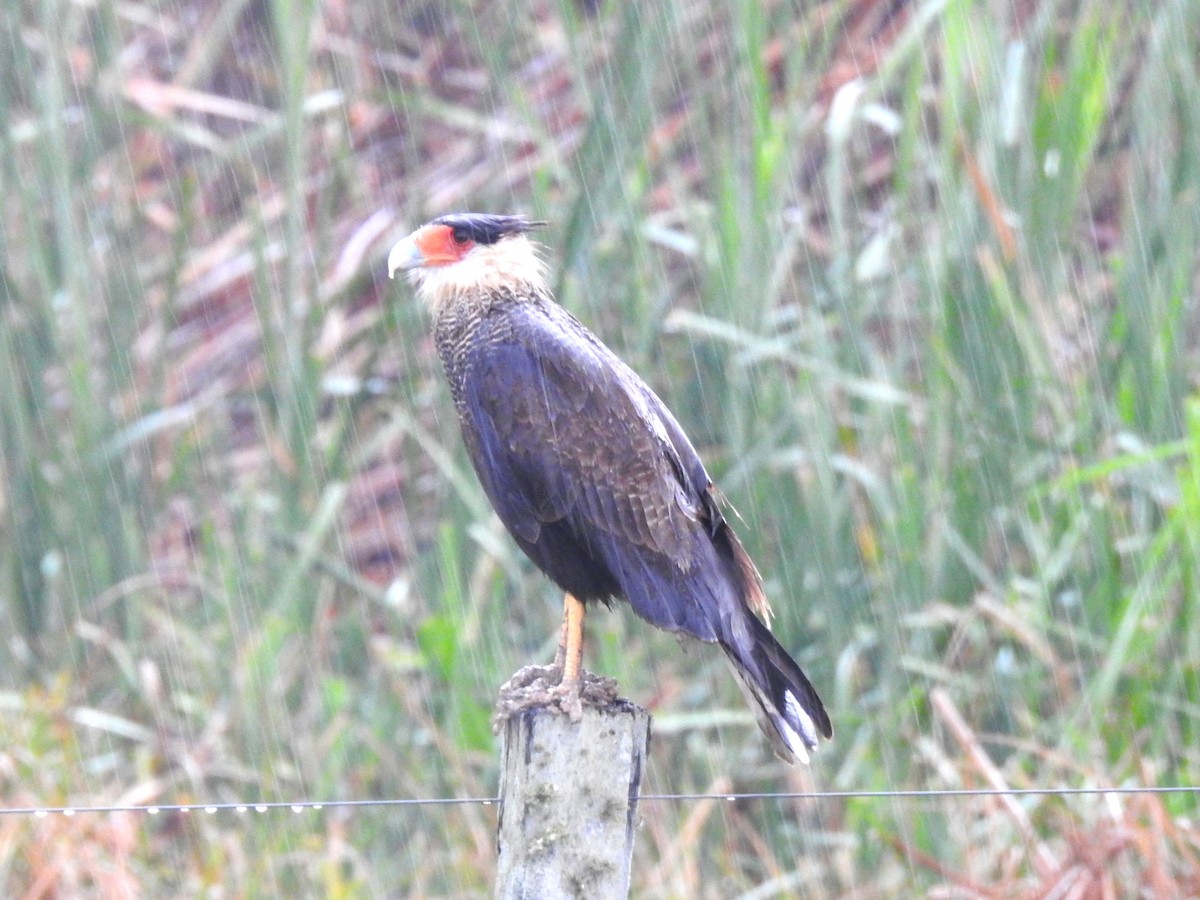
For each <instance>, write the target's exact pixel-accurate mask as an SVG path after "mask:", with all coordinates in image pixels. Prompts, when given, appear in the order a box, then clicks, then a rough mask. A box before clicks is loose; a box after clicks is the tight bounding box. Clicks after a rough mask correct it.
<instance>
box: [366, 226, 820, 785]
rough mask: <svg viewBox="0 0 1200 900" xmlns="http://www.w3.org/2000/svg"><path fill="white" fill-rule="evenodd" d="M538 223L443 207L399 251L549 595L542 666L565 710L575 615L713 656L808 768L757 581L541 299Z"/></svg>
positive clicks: (574, 682) (469, 431) (630, 393)
mask: <svg viewBox="0 0 1200 900" xmlns="http://www.w3.org/2000/svg"><path fill="white" fill-rule="evenodd" d="M546 224H547V223H545V222H540V221H535V220H532V219H529V218H526V217H524V216H520V215H493V214H484V213H467V212H463V213H452V214H449V215H443V216H441V217H439V218H435V219H433V220H432V221H430V222H428V223H427V224H425V225H422V226H421V227H419V228H417V229H416V230H415V231H413V232H412V233H411V234H409V235H408V236H407V237H405V238H403V239H401V240H400V241H398V242H397V243H396V244H395V245H394V246H393V247H392V248H391V251H390V252H389V254H388V260H387V267H388V276H389V277H394V276H395V274H396V272H398V271H403V272H405V273H407V275H408V279H409V281H410V283H411V284H412V286H413V288H414V289H415V293H416V295H417V298H418V299H419V300H420V301H422V302H423V303H424V304H425V305H426V306H427V307H428V308H429V310H430V311H431V314H432V320H433V337H434V343H435V345H436V348H437V353H438V355H439V357H440V358H441V362H442V366H443V369H444V370H445V376H446V380H447V381H448V383H449V386H450V393H451V395H452V396H453V401H454V406H455V409H456V411H457V414H458V419H459V423H460V425H461V431H462V437H463V441H464V443H465V445H466V449H467V453H468V455H469V456H470V459H471V463H472V466H473V468H474V469H475V472H476V474H477V475H478V477H479V481H480V483H481V484H482V486H483V490H484V492H485V493H486V495H487V497H488V499H489V500H490V501H491V504H492V506H493V508H494V509H495V511H496V513H497V514H498V516H499V518H500V520H501V522H502V523H503V524H504V526H505V527H506V529H507V530H508V532H509V533H510V534H511V536H512V537H513V539H514V540H515V541H516V543H517V545H518V546H519V547H520V549H521V550H522V551H524V553H525V554H526V555H527V556H528V557H529V558H530V559H531V560H532V561H533V562H534V563H535V564H536V565H537V567H538V568H539V569H541V570H542V572H544V573H545V574H546V575H547V576H548V577H549V578H550V580H551V581H553V582H554V583H555V584H557V585H558V587H559V588H561V589H562V590H563V591H564V601H563V610H564V615H563V624H562V629H561V632H560V640H559V645H558V652H557V653H556V656H555V662H554V664H553V666H552V667H551V668H552V670H553V673H554V677H555V678H557V679H558V683H557V688H556V689H557V690H558V691H559V692H560V693H561V694H563V695H566V696H573V697H574V698H576V703H577V702H578V697H579V692H580V686H581V683H582V678H581V672H582V671H583V667H582V654H583V619H584V614H585V611H586V608H587V606H588V604H593V603H596V602H600V603H603V604H604V605H611V604H612V603H613V602H614V601H626V602H628V604H629V605H630V606H631V607H632V608H633V611H634V612H635V613H637V614H638V615H639V616H640V617H641V618H642V619H645V620H646V621H648V622H649V623H650V624H652V625H654V626H657V627H658V628H660V629H664V630H666V631H670V632H675V633H678V634H682V635H688V636H691V637H693V638H696V639H698V640H700V641H702V642H704V643H708V644H716V645H717V646H719V647H720V649H721V650H723V651H724V653H725V656H726V658H727V659H728V661H729V662H730V664H731V666H732V669H733V672H734V674H735V675H736V676H737V680H738V683H739V686H740V687H741V688H742V691H743V693H744V694H745V696H746V698H747V701H748V705H749V706H750V708H751V710H752V711H753V712H754V714H755V717H756V719H757V721H758V724H759V726H760V728H761V729H762V731H763V733H764V734H765V735H766V736H767V738H768V740H769V742H770V744H771V747H772V748H773V749H774V751H775V753H776V755H777V756H778V757H780V758H781V759H782V760H784V761H785V762H788V763H795V762H796V761H801V762H805V763H807V762H808V761H809V756H810V753H812V752H813V751H814V750H815V749H816V748H817V745H818V742H819V741H818V738H819V737H822V736H823V737H825V738H832V737H833V726H832V724H831V722H830V719H829V715H828V714H827V713H826V711H825V707H824V705H823V704H822V703H821V699H820V697H819V696H818V695H817V691H816V690H815V688H814V687H813V685H812V683H811V682H810V681H809V679H808V677H807V676H806V675H805V674H804V672H803V671H802V670H801V669H800V666H799V665H797V663H796V662H795V660H794V659H792V657H791V656H790V655H789V654H788V652H787V651H786V650H785V649H784V647H783V646H782V645H781V644H780V643H779V641H778V640H776V638H775V637H774V635H773V634H772V633H771V631H770V630H769V629H768V627H767V626H766V625H765V624H764V622H763V619H764V618H765V619H767V620H768V621H769V616H770V604H769V603H768V600H767V597H766V594H765V593H764V589H763V584H762V579H761V577H760V575H759V573H758V570H757V569H756V568H755V565H754V563H753V562H752V561H751V559H750V556H749V555H748V554H747V552H746V550H745V548H744V547H743V545H742V543H741V541H740V540H739V539H738V538H737V536H736V535H735V534H734V532H733V529H732V528H731V527H730V524H729V522H728V520H727V519H726V517H725V515H724V514H723V512H722V506H721V504H722V502H723V501H722V498H721V497H720V495H719V494H718V492H717V489H716V488H715V487H714V485H713V482H712V479H711V478H709V475H708V472H707V470H706V469H705V467H704V464H703V462H702V461H701V459H700V456H699V455H698V453H697V452H696V449H695V448H694V447H693V446H692V443H691V441H689V440H688V437H687V435H686V434H685V433H684V429H683V427H682V426H681V425H680V424H679V421H678V419H676V417H675V416H674V415H673V414H672V413H671V411H670V410H669V409H668V408H667V406H666V404H665V403H663V401H662V400H660V399H659V397H658V395H657V394H655V393H654V391H653V390H651V388H650V387H649V386H648V385H647V384H646V383H645V381H643V380H642V379H641V378H640V377H639V376H638V375H637V374H636V373H635V372H634V371H633V369H631V368H630V367H629V366H628V365H626V364H625V363H624V362H623V361H622V360H621V359H620V358H619V357H618V356H617V355H616V354H615V353H614V352H613V351H612V350H610V349H609V348H608V347H607V346H606V345H605V344H604V343H602V342H601V340H600V339H599V338H598V337H596V336H595V335H594V334H593V333H592V332H591V331H589V330H588V329H587V327H585V326H584V325H583V324H582V323H581V322H580V321H579V320H578V319H577V318H576V317H575V316H573V315H572V314H571V313H570V312H569V311H568V310H567V309H566V308H564V307H563V306H561V305H560V304H559V303H558V302H557V301H556V300H555V299H554V297H553V296H552V294H551V291H550V289H549V287H548V284H547V271H548V269H547V265H546V263H545V261H544V260H543V257H542V250H541V246H540V244H538V243H535V241H533V240H532V239H531V237H530V233H531V232H533V231H535V230H537V229H540V228H543V227H545V226H546Z"/></svg>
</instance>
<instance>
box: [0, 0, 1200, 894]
mask: <svg viewBox="0 0 1200 900" xmlns="http://www.w3.org/2000/svg"><path fill="white" fill-rule="evenodd" d="M1198 21H1200V20H1198V19H1197V17H1196V16H1195V10H1194V8H1192V5H1191V4H1190V3H1189V2H1187V0H1143V2H1139V3H1132V4H1115V5H1108V4H1103V3H1099V2H1095V0H1083V2H1067V0H1024V2H1016V3H1008V4H993V3H981V2H971V0H927V2H919V0H828V2H809V3H785V2H777V0H750V2H746V3H740V4H725V3H712V2H704V0H677V2H664V3H658V4H652V3H636V2H632V3H622V2H616V0H558V2H554V0H545V2H543V0H533V2H516V0H497V2H492V3H471V2H465V0H456V2H449V3H434V2H418V0H400V2H394V3H386V4H385V3H371V2H358V3H349V2H344V0H342V2H338V0H324V2H320V0H166V2H161V3H154V2H140V0H131V2H121V3H116V2H112V0H88V2H84V0H43V2H40V3H36V4H9V5H8V7H7V8H6V10H5V11H4V12H3V14H0V71H2V72H4V73H5V75H4V77H3V78H0V104H2V105H0V123H2V124H0V141H3V145H2V146H0V154H2V160H0V196H2V197H3V198H4V202H3V206H2V208H0V892H2V893H3V894H4V895H6V896H7V895H13V896H29V897H42V896H97V897H132V896H199V895H207V896H258V895H267V896H278V895H286V894H293V895H296V896H337V897H342V896H344V897H358V896H414V897H417V896H444V897H468V896H484V895H489V894H490V893H491V890H492V884H493V880H494V878H495V875H496V827H497V808H496V804H495V802H494V800H495V798H496V796H497V790H498V788H497V779H498V773H499V764H500V763H499V756H500V754H499V742H498V738H497V736H496V735H495V734H494V733H493V726H492V715H493V705H494V704H495V702H496V695H497V691H498V689H499V687H500V685H501V684H502V683H504V682H505V680H506V679H508V678H509V676H510V675H511V674H512V673H513V672H515V671H516V670H518V669H519V668H521V667H522V666H524V665H527V664H530V663H548V662H549V661H550V660H551V659H552V658H553V657H554V653H555V647H556V642H557V640H558V636H559V630H558V626H559V620H560V619H559V617H560V613H561V609H562V594H561V592H559V591H558V589H557V588H556V587H555V586H554V585H553V584H552V583H551V582H550V581H549V580H548V579H547V578H546V577H545V576H543V575H542V574H541V573H540V572H539V571H538V570H537V569H536V568H535V567H534V566H533V564H532V563H530V561H529V560H527V559H526V558H525V557H524V556H523V555H522V554H521V552H520V551H519V549H518V548H517V545H516V544H515V543H514V542H513V540H512V539H511V538H510V537H509V535H508V534H507V532H506V531H505V529H504V527H503V525H502V524H501V523H500V521H499V519H498V518H497V516H496V514H495V513H494V512H493V511H492V509H491V507H490V505H489V503H488V500H487V497H486V496H485V495H484V493H483V490H482V488H481V487H480V485H479V482H478V480H477V479H476V476H475V473H474V471H473V470H472V468H471V464H470V461H469V459H468V457H467V454H466V451H465V450H464V448H463V445H462V440H461V437H460V431H459V424H458V420H457V417H456V415H455V410H454V405H453V403H452V401H451V399H450V395H449V391H448V389H447V386H446V383H445V380H444V377H443V373H442V370H441V366H440V364H439V362H438V358H437V353H436V352H435V349H434V346H433V342H432V338H431V333H430V327H431V326H430V314H429V311H428V310H427V309H424V308H422V306H421V305H420V304H419V303H417V302H416V300H415V297H414V293H413V291H412V289H411V287H410V286H409V285H408V284H406V283H405V282H404V281H403V280H400V279H397V280H396V281H390V280H389V279H388V278H387V271H386V264H385V261H386V258H387V254H388V251H389V249H390V248H391V246H392V245H393V244H394V243H395V242H396V241H397V240H399V239H400V238H402V237H403V236H405V235H406V234H408V233H409V232H410V231H412V229H414V228H415V227H417V226H418V225H420V224H421V223H423V222H425V221H428V220H430V219H432V218H434V217H436V216H439V215H442V214H445V213H448V212H454V211H465V210H473V211H477V212H493V213H518V214H523V215H527V216H529V217H531V218H535V219H540V220H545V221H546V222H547V223H548V224H547V226H546V227H545V228H543V229H541V230H540V231H539V232H538V233H537V240H538V241H539V242H540V243H541V244H542V245H544V249H543V255H544V258H545V260H546V262H547V264H548V267H549V273H550V286H551V288H552V290H553V293H554V295H555V297H556V299H557V300H558V302H560V303H561V304H562V305H563V306H565V307H566V308H567V309H568V310H570V311H571V312H572V313H573V314H574V315H575V316H577V317H578V318H579V319H580V320H581V321H583V322H584V323H586V324H587V326H588V327H589V328H590V329H591V330H592V331H594V332H595V333H596V334H597V335H598V336H599V337H600V338H601V339H602V340H603V341H604V342H605V343H606V344H608V346H610V347H611V348H612V349H613V350H614V351H615V352H616V353H617V354H618V355H619V356H620V357H621V358H622V359H624V360H625V361H626V362H627V363H629V365H630V366H631V367H632V368H633V369H634V370H635V371H637V372H638V373H639V374H640V375H641V376H642V377H643V378H644V379H645V380H646V382H647V383H648V384H650V385H651V386H652V387H653V389H654V390H655V391H656V392H657V393H658V395H659V396H660V397H662V399H663V400H664V401H665V402H666V404H667V406H669V407H670V408H671V409H672V410H673V411H674V413H675V415H676V417H677V418H678V419H679V421H680V422H681V423H682V425H683V427H684V429H685V430H686V431H687V433H688V435H689V436H690V438H691V440H692V443H693V444H695V446H696V448H697V449H698V451H699V453H700V455H701V457H703V459H704V462H705V465H706V467H707V469H708V471H709V472H710V473H711V475H712V476H713V478H714V481H715V482H716V485H717V487H718V488H719V491H720V493H721V495H722V496H723V502H724V503H725V507H724V509H725V511H726V515H727V518H728V519H729V521H730V522H731V523H732V525H733V527H734V528H735V529H736V531H737V532H738V534H739V535H740V537H741V539H742V541H743V542H744V543H745V545H746V547H747V549H748V550H749V552H750V555H751V556H752V557H753V559H754V561H755V563H756V565H757V567H758V569H759V571H760V572H761V574H762V576H763V581H764V586H765V590H766V594H767V596H768V597H769V599H770V601H771V605H772V607H773V610H774V618H773V621H772V623H771V627H772V630H773V633H774V635H775V636H776V637H777V638H778V639H779V640H780V641H781V642H782V644H783V645H784V646H785V647H786V648H788V650H789V651H790V652H791V653H792V654H793V655H794V656H795V658H796V660H797V661H798V662H799V663H800V664H801V666H802V667H803V668H804V670H805V672H807V674H808V676H809V677H810V678H811V679H812V681H813V683H814V685H815V686H816V688H817V690H818V692H819V693H820V694H821V696H822V698H823V699H824V702H825V705H826V707H827V709H828V710H829V713H830V716H831V718H832V720H833V725H834V737H833V739H832V741H829V742H825V743H823V744H822V745H821V747H820V749H819V751H818V752H817V753H816V754H815V755H814V758H813V760H812V764H811V765H810V766H795V767H792V766H788V765H785V764H784V763H783V762H781V761H780V760H778V759H776V758H775V757H774V756H773V755H772V754H771V749H770V746H769V744H768V743H767V742H766V741H765V740H764V739H763V736H762V734H761V733H760V732H759V731H758V729H757V728H756V726H755V724H754V717H753V715H752V714H751V712H750V711H749V710H748V709H747V707H746V705H745V702H744V700H743V698H742V696H741V695H740V693H739V692H738V690H737V686H736V683H735V681H734V679H733V678H732V677H731V675H730V672H729V670H728V668H727V666H726V665H725V663H724V661H723V659H722V655H721V654H720V653H719V652H717V651H715V650H714V649H713V648H711V647H708V646H705V645H703V644H700V643H697V642H689V641H683V640H680V639H677V638H675V637H673V636H671V635H670V634H667V633H664V632H661V631H658V630H655V629H654V628H652V627H650V626H649V625H648V624H647V623H645V622H643V621H641V620H639V619H638V618H637V617H636V616H635V615H634V614H633V613H632V612H631V611H630V609H629V608H628V606H627V605H626V604H623V603H616V604H614V605H613V608H612V610H611V611H608V610H605V609H604V608H602V607H600V608H596V609H594V610H592V611H591V612H589V615H588V618H587V638H586V649H585V656H584V664H585V666H586V667H587V668H588V669H589V670H591V671H594V672H597V673H599V674H602V675H606V676H610V677H614V678H616V679H618V681H619V687H620V692H621V694H622V696H624V697H627V698H629V699H630V700H631V701H632V702H634V703H637V704H639V705H641V706H644V707H646V708H647V709H649V710H650V712H651V714H652V716H653V724H652V732H653V738H652V741H651V745H650V754H649V764H648V768H647V771H646V772H645V774H644V777H643V781H642V791H643V794H644V795H646V796H645V798H644V799H643V801H642V802H641V803H640V805H639V806H638V808H637V825H636V828H637V836H636V840H635V846H634V856H633V867H632V884H631V895H632V896H636V897H649V898H656V897H661V898H668V897H705V898H710V897H711V898H724V897H744V898H766V897H784V896H789V897H790V896H804V897H843V896H859V897H884V896H918V895H925V896H943V897H951V896H955V897H957V896H982V895H987V896H995V895H999V896H1064V897H1065V896H1078V897H1100V896H1135V895H1141V894H1144V895H1147V896H1191V895H1195V894H1197V893H1200V832H1198V831H1197V827H1196V821H1197V800H1198V798H1197V793H1196V791H1195V790H1194V786H1195V785H1196V783H1197V773H1198V772H1200V627H1198V623H1200V379H1198V377H1197V372H1200V365H1198V364H1200V351H1198V349H1197V348H1198V347H1200V310H1198V306H1200V300H1198V296H1200V293H1198V287H1200V279H1198V275H1200V268H1198V265H1197V248H1200V203H1197V196H1196V195H1197V189H1198V186H1200V118H1197V116H1196V114H1195V106H1196V103H1195V98H1196V97H1197V96H1200V25H1198Z"/></svg>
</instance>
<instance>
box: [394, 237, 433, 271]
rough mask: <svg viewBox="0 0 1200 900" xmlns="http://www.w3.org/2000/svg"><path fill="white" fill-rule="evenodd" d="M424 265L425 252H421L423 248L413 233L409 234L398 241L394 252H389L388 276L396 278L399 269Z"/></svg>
mask: <svg viewBox="0 0 1200 900" xmlns="http://www.w3.org/2000/svg"><path fill="white" fill-rule="evenodd" d="M423 265H425V254H423V253H422V252H421V248H420V247H419V246H418V245H417V242H416V241H415V240H413V237H412V235H409V236H408V237H406V238H404V239H403V240H400V241H397V242H396V246H394V247H393V248H392V252H391V253H389V254H388V260H387V266H388V278H395V277H396V270H397V269H405V270H408V269H417V268H420V267H421V266H423Z"/></svg>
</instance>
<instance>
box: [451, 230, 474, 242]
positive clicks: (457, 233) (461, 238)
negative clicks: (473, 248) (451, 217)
mask: <svg viewBox="0 0 1200 900" xmlns="http://www.w3.org/2000/svg"><path fill="white" fill-rule="evenodd" d="M450 236H451V237H452V238H454V243H456V244H465V243H466V242H467V241H469V240H470V239H471V235H470V234H468V233H467V229H465V228H455V229H454V231H453V233H452V234H451V235H450Z"/></svg>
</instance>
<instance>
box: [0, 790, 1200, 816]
mask: <svg viewBox="0 0 1200 900" xmlns="http://www.w3.org/2000/svg"><path fill="white" fill-rule="evenodd" d="M1196 793H1200V786H1197V785H1163V786H1134V787H1044V788H1038V787H1034V788H945V789H941V788H927V789H912V790H875V791H852V790H847V791H778V792H776V791H762V792H748V793H736V792H730V793H711V794H643V795H642V796H641V797H639V798H638V799H639V802H643V803H645V802H688V801H698V800H726V801H728V802H730V803H734V802H737V801H740V800H854V799H876V800H888V799H899V800H933V799H940V798H947V797H949V798H955V797H1046V796H1062V797H1077V796H1123V795H1138V794H1159V795H1162V794H1196ZM499 802H500V798H499V797H418V798H407V799H405V798H390V799H389V798H376V799H365V800H294V801H288V800H275V801H271V802H268V803H262V802H254V803H238V802H225V803H163V804H157V805H141V804H111V805H99V806H38V807H18V806H11V807H5V806H0V816H34V817H37V818H44V817H46V816H49V815H63V816H74V815H82V814H84V813H123V812H133V813H145V814H147V815H157V814H160V813H193V812H199V813H205V814H209V815H212V814H215V813H219V812H235V813H248V812H256V813H266V812H280V811H288V810H290V811H291V812H294V813H300V812H306V811H308V812H311V811H319V810H325V809H360V808H367V807H381V806H386V807H430V806H470V805H478V806H492V805H494V804H498V803H499Z"/></svg>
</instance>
